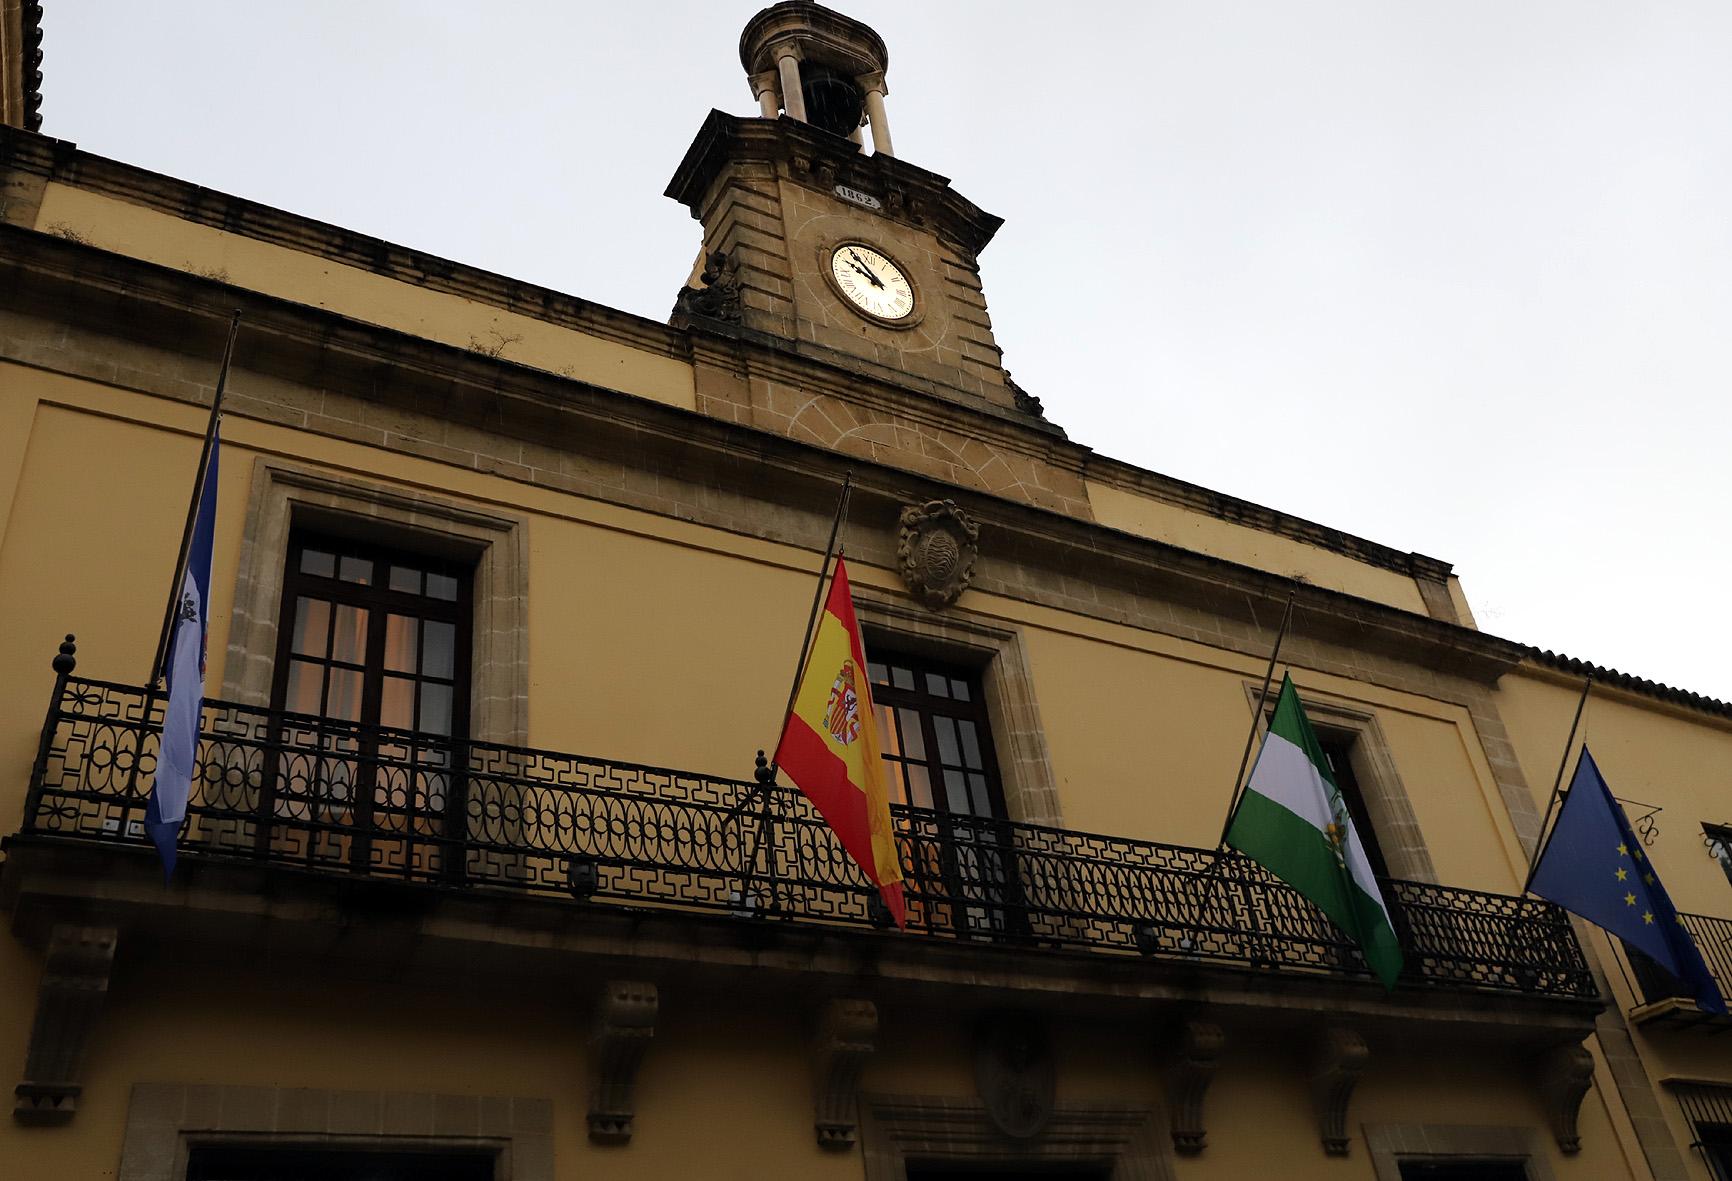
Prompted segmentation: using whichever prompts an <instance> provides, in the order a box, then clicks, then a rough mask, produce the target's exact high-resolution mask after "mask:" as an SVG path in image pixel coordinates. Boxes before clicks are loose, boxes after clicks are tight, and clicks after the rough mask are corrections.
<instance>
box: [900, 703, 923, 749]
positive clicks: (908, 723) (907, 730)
mask: <svg viewBox="0 0 1732 1181" xmlns="http://www.w3.org/2000/svg"><path fill="white" fill-rule="evenodd" d="M896 717H897V720H898V721H900V722H901V723H902V741H903V742H905V743H907V744H908V757H909V758H911V759H924V758H925V757H926V735H925V734H924V733H922V732H921V729H920V715H919V714H917V713H915V712H914V711H913V710H911V709H899V710H897V711H896Z"/></svg>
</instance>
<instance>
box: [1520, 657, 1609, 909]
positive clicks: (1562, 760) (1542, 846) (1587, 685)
mask: <svg viewBox="0 0 1732 1181" xmlns="http://www.w3.org/2000/svg"><path fill="white" fill-rule="evenodd" d="M1593 689H1594V674H1593V672H1592V671H1591V670H1590V671H1589V673H1588V678H1587V680H1585V681H1583V682H1582V695H1581V697H1580V698H1578V699H1577V701H1576V716H1575V717H1573V718H1571V719H1570V736H1569V737H1568V738H1566V739H1564V753H1563V754H1562V755H1561V756H1560V757H1559V758H1558V775H1557V778H1556V779H1554V780H1553V781H1552V794H1551V798H1550V799H1548V800H1547V801H1546V814H1545V816H1544V817H1543V818H1542V819H1541V820H1540V835H1539V839H1538V840H1537V841H1535V842H1534V855H1533V860H1531V861H1529V862H1528V874H1527V877H1526V878H1525V879H1524V880H1523V881H1522V888H1521V893H1523V894H1526V893H1527V892H1528V889H1529V887H1531V886H1532V885H1533V884H1534V874H1535V872H1537V871H1538V869H1539V867H1540V854H1542V853H1544V852H1545V851H1546V846H1547V845H1548V844H1550V843H1551V834H1550V833H1548V832H1547V831H1546V826H1547V825H1549V824H1550V823H1551V822H1552V813H1553V811H1555V810H1556V809H1557V806H1558V796H1559V793H1560V792H1561V791H1562V790H1563V786H1564V771H1565V769H1566V768H1568V767H1569V765H1570V747H1572V746H1574V745H1575V743H1576V728H1577V727H1578V726H1580V725H1581V724H1582V711H1583V710H1585V709H1586V708H1587V706H1588V694H1589V693H1591V692H1593Z"/></svg>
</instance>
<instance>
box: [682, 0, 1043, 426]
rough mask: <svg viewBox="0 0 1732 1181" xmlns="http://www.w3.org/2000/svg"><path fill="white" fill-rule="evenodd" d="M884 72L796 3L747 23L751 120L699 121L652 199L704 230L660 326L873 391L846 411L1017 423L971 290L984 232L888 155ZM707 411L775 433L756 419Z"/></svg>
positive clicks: (866, 34)
mask: <svg viewBox="0 0 1732 1181" xmlns="http://www.w3.org/2000/svg"><path fill="white" fill-rule="evenodd" d="M889 60H890V55H889V52H888V51H887V50H886V49H885V47H884V41H883V39H882V38H880V37H879V36H878V34H877V33H875V32H873V31H872V30H871V29H869V28H867V27H866V26H865V25H863V24H861V23H860V22H859V21H857V20H852V19H850V18H848V17H846V16H843V15H842V14H841V13H839V12H833V11H831V10H830V9H828V8H825V7H824V6H823V5H821V4H813V3H810V2H809V0H790V2H789V3H783V4H776V5H773V6H771V7H769V8H766V9H764V10H763V11H762V12H760V13H758V14H757V15H756V16H754V17H753V18H752V19H751V21H750V22H748V23H747V25H746V29H745V32H744V33H742V34H741V36H740V64H741V65H742V66H744V67H745V71H746V77H747V79H748V80H749V81H750V83H751V88H752V94H753V96H754V97H755V98H756V99H757V103H758V106H757V110H756V111H754V112H753V113H752V115H750V116H740V115H730V114H727V113H725V112H723V111H711V112H710V115H709V118H708V119H706V120H705V121H704V125H703V127H702V128H701V129H700V130H699V131H698V135H697V138H696V139H695V140H693V141H692V145H691V147H690V148H688V149H687V150H686V156H685V159H684V160H682V161H681V162H680V166H679V170H678V171H677V172H675V174H674V178H673V180H672V181H670V182H669V184H668V188H667V195H668V196H670V197H672V198H674V199H675V200H676V201H679V202H680V203H681V204H683V205H685V206H686V207H687V208H688V209H690V210H691V212H692V216H693V217H694V218H696V219H697V220H698V221H699V222H700V223H702V225H703V228H704V240H703V246H702V248H701V250H700V251H699V254H698V260H697V265H696V266H694V267H693V268H692V273H691V278H690V279H689V280H688V282H687V285H686V287H685V288H684V289H682V290H681V291H680V293H679V296H678V299H677V300H676V302H675V307H674V317H673V318H674V323H675V324H676V325H677V326H681V327H686V328H689V329H691V330H692V331H693V333H694V337H698V336H703V335H706V334H708V335H714V334H716V333H718V332H719V333H722V334H724V335H727V334H741V335H744V336H747V337H753V338H755V339H757V340H758V341H759V342H760V343H762V344H764V345H766V346H768V348H769V349H770V350H771V351H772V352H774V353H778V354H798V355H799V356H802V357H805V358H808V359H809V360H811V361H816V362H821V363H823V364H825V365H827V366H828V367H829V370H830V371H832V372H840V373H846V374H853V375H860V376H864V377H868V378H871V379H873V381H874V384H873V385H872V386H870V387H868V386H867V385H863V384H860V383H858V382H855V384H856V385H857V386H858V388H859V390H860V391H862V392H861V393H860V395H859V396H862V397H864V396H867V395H866V393H865V392H864V391H866V390H867V389H868V388H872V389H877V390H880V391H884V390H887V389H889V388H891V387H894V388H895V390H896V391H897V393H896V396H897V397H902V398H904V399H906V397H907V396H908V395H913V396H914V397H915V398H916V399H929V398H933V397H936V398H940V399H943V400H945V401H948V402H951V403H954V404H957V405H959V406H964V407H968V406H972V407H976V408H979V409H1002V410H1007V411H1009V412H1011V413H1012V414H1013V415H1019V414H1026V413H1027V408H1028V406H1029V405H1030V403H1029V400H1028V399H1027V398H1026V397H1023V398H1020V399H1019V398H1018V396H1017V393H1016V391H1015V387H1014V386H1012V385H1010V384H1009V383H1008V382H1007V379H1006V376H1005V373H1004V368H1003V365H1002V362H1001V360H1000V356H999V349H998V345H997V343H996V342H995V341H994V339H993V335H992V321H991V319H990V318H989V317H988V316H987V314H986V297H985V295H984V294H983V292H982V290H981V283H980V269H979V262H978V259H979V255H980V251H981V250H983V249H984V248H985V247H986V245H987V243H988V242H990V241H992V236H993V235H994V234H995V233H997V232H998V227H999V225H1000V224H1001V222H1000V219H999V218H996V217H994V216H993V215H992V214H990V213H987V212H985V211H984V210H982V209H981V208H980V207H979V206H977V205H975V204H974V203H973V202H972V201H969V200H968V199H967V198H965V197H963V196H962V194H960V193H958V192H957V191H956V190H955V189H953V188H951V187H950V181H949V180H948V179H947V178H946V177H943V176H940V175H938V174H937V173H935V172H928V171H927V170H926V169H924V168H920V167H917V166H915V165H913V164H910V163H908V162H907V161H906V160H903V159H901V158H899V157H898V156H896V155H895V154H894V153H893V151H892V148H891V142H890V124H889V119H888V116H887V115H886V114H885V110H884V99H885V94H886V93H887V92H886V88H885V83H884V73H885V70H886V68H887V66H888V65H889ZM863 129H865V130H863ZM867 131H869V133H870V136H871V139H870V148H871V150H867V149H868V141H867V138H866V132H867ZM813 372H816V370H813ZM838 380H840V379H838ZM850 380H852V379H850ZM759 393H760V394H761V393H762V391H759ZM742 396H743V395H742ZM754 396H757V395H754ZM874 396H878V395H874ZM883 396H889V395H888V394H887V393H886V394H884V395H883ZM702 400H703V399H702V398H700V402H702ZM910 405H912V403H910ZM714 409H715V412H716V413H725V414H728V415H730V416H734V417H743V418H744V419H746V420H749V421H754V422H756V421H759V419H760V411H761V412H762V415H761V417H762V419H763V421H764V422H765V423H768V424H772V425H774V424H775V423H776V419H775V418H774V416H773V415H772V414H771V413H770V411H769V410H768V409H766V408H765V407H757V408H756V409H753V410H751V411H750V412H749V413H743V412H742V411H741V410H740V408H739V407H738V406H737V405H729V406H723V405H719V404H718V405H717V406H716V407H714Z"/></svg>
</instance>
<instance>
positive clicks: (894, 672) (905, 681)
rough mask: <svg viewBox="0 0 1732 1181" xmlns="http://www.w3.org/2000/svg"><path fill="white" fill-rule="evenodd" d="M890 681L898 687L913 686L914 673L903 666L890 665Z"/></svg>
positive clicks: (907, 687) (909, 687) (910, 687)
mask: <svg viewBox="0 0 1732 1181" xmlns="http://www.w3.org/2000/svg"><path fill="white" fill-rule="evenodd" d="M890 683H891V684H892V685H895V686H896V687H897V688H898V689H912V688H914V674H913V673H912V672H910V671H909V670H908V669H905V668H897V667H896V666H895V665H891V666H890Z"/></svg>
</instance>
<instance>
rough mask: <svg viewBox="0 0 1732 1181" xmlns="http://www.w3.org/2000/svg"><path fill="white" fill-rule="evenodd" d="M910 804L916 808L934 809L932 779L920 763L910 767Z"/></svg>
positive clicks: (911, 764)
mask: <svg viewBox="0 0 1732 1181" xmlns="http://www.w3.org/2000/svg"><path fill="white" fill-rule="evenodd" d="M908 802H909V803H910V804H913V805H914V806H915V807H916V808H930V807H932V778H931V776H930V775H928V774H927V771H926V768H925V767H923V766H921V765H920V764H919V763H910V764H909V765H908Z"/></svg>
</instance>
